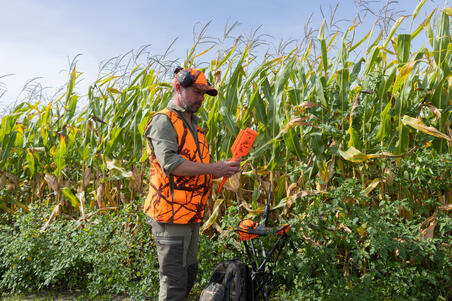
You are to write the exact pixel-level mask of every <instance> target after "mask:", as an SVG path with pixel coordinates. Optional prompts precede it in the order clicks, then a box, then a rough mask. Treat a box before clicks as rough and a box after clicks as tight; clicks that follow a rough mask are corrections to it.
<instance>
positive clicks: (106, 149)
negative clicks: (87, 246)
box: [0, 1, 452, 231]
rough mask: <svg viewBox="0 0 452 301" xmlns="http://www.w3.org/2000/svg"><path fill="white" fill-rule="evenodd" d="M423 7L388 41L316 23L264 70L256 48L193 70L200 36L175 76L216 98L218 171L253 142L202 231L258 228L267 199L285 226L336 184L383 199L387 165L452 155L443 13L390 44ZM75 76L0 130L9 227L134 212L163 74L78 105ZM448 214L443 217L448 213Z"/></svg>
mask: <svg viewBox="0 0 452 301" xmlns="http://www.w3.org/2000/svg"><path fill="white" fill-rule="evenodd" d="M424 3H425V1H421V2H420V4H419V5H418V7H417V8H416V10H415V11H414V12H413V14H412V15H411V16H410V17H406V16H403V17H400V18H399V19H398V20H397V21H396V22H395V23H394V24H393V25H392V28H391V30H390V32H389V34H388V35H385V36H384V35H383V33H377V32H376V30H375V28H373V29H372V30H370V31H369V32H368V34H367V35H365V36H364V37H361V38H359V39H358V38H356V37H355V31H356V28H357V26H358V25H355V26H352V27H350V28H348V29H347V30H346V31H345V32H344V33H343V34H342V36H340V34H339V33H335V34H331V35H328V37H327V35H326V34H325V23H324V24H323V25H322V27H321V28H320V29H319V30H318V36H317V38H316V39H312V40H310V41H309V43H307V47H303V48H301V47H296V48H294V49H293V50H292V51H290V52H288V53H287V54H285V55H282V56H279V57H272V58H266V59H264V60H263V62H262V63H258V62H257V60H256V56H254V55H253V53H252V51H253V47H254V46H255V45H254V44H253V41H252V40H250V41H248V42H246V43H243V42H239V40H237V41H236V42H235V44H234V45H233V47H231V48H229V49H227V50H225V51H223V52H222V53H221V55H219V56H218V57H217V58H216V59H215V60H211V61H210V62H209V63H208V64H206V65H203V66H197V64H196V62H197V61H199V60H201V59H202V58H203V57H205V56H207V55H208V54H209V53H211V52H213V51H214V50H215V48H212V47H210V48H207V49H202V46H203V44H202V43H200V41H201V37H200V38H199V39H198V40H197V41H196V43H195V45H194V46H193V48H192V49H191V51H190V52H189V53H188V55H187V58H186V60H185V62H184V64H183V65H184V67H186V68H188V67H197V68H201V69H202V70H204V71H205V73H206V75H207V77H208V78H209V80H210V82H211V83H212V85H213V86H214V87H216V88H217V89H218V90H219V96H218V97H210V96H206V99H205V101H204V103H203V107H202V108H201V112H200V116H201V120H202V125H201V127H202V128H205V129H207V130H208V131H207V139H208V142H209V144H210V147H211V154H212V158H213V160H215V161H216V160H225V159H227V158H229V157H231V152H230V148H231V146H232V143H233V141H234V139H235V137H236V135H237V134H238V132H239V130H240V129H244V128H246V127H250V128H252V129H254V130H256V131H257V132H258V137H257V139H256V141H255V144H254V145H255V146H254V148H253V149H252V151H251V153H250V155H249V156H248V157H247V158H244V160H243V161H242V170H243V172H242V173H241V175H238V176H234V177H232V178H231V179H229V180H228V182H227V184H226V186H225V188H226V189H224V190H223V191H222V192H221V193H220V194H219V193H217V192H216V189H215V187H217V186H218V183H214V188H213V200H212V201H211V202H210V204H209V205H208V206H209V208H208V211H207V217H206V221H205V223H204V226H203V230H204V231H207V230H208V229H210V228H211V229H217V230H218V231H222V229H221V228H220V227H219V226H218V224H217V219H218V218H219V217H221V214H222V212H224V210H225V209H224V208H226V207H227V206H240V207H241V208H243V210H244V212H245V214H248V215H249V216H256V215H259V214H260V213H262V210H263V207H264V205H265V200H266V198H267V196H268V193H269V190H270V187H272V188H271V189H272V193H273V200H272V205H271V209H272V210H280V211H281V212H282V214H281V215H279V216H280V217H283V216H284V215H290V214H291V212H290V208H291V206H293V204H294V203H295V202H300V201H302V200H303V197H304V196H306V195H310V194H322V193H326V192H327V191H328V190H329V188H330V187H331V185H332V183H334V182H335V181H336V180H337V179H338V178H355V179H358V180H359V182H360V183H361V185H362V189H363V190H364V191H365V192H366V193H368V194H370V193H373V194H375V197H376V198H378V197H379V196H382V195H384V194H385V193H386V188H387V186H388V185H391V182H390V174H389V172H388V170H387V168H386V167H385V164H383V163H384V162H395V164H397V161H398V160H399V159H400V158H403V157H405V156H407V155H409V154H410V153H411V152H413V151H414V150H416V149H428V150H431V152H435V153H450V152H451V150H452V130H451V113H452V110H451V109H452V102H451V98H450V95H451V92H452V77H451V74H452V72H451V68H452V40H451V33H450V16H451V15H452V8H448V9H443V10H441V11H440V12H439V17H438V19H437V24H432V16H433V15H434V13H435V11H433V12H430V13H428V14H426V15H427V17H426V18H425V20H424V21H423V22H422V23H421V24H420V25H419V27H417V28H416V29H414V31H412V32H411V33H399V32H398V28H399V26H400V25H401V23H402V22H408V21H409V20H410V19H411V22H413V20H414V19H415V18H417V17H418V16H419V12H420V10H421V8H422V5H423V4H424ZM434 29H435V30H434ZM424 36H425V37H428V38H427V39H425V41H426V42H425V44H424V46H423V47H422V48H420V49H413V47H412V44H413V43H412V41H413V40H414V39H415V38H417V39H423V37H424ZM366 43H367V45H368V46H367V49H366V51H365V56H364V57H361V58H359V59H357V60H355V61H352V60H351V58H350V57H351V53H352V52H353V51H354V50H356V49H357V48H358V47H364V45H365V44H366ZM316 49H320V51H314V50H316ZM317 52H318V54H317ZM79 76H80V73H79V72H77V69H76V65H75V64H74V65H73V66H72V69H71V72H70V76H69V80H68V83H67V87H66V90H65V91H64V93H62V94H61V95H60V96H59V97H58V98H57V99H52V100H51V101H50V102H49V103H46V104H41V103H39V102H38V101H35V100H33V99H30V100H29V101H28V102H22V103H20V104H19V105H17V106H16V107H15V108H14V109H13V110H12V111H11V112H10V113H8V114H7V115H5V116H3V117H2V119H1V127H0V157H1V160H0V172H1V174H0V196H1V198H0V210H2V211H7V212H10V213H11V214H14V213H15V212H17V211H18V210H19V209H21V210H23V211H27V210H28V206H29V204H31V203H34V202H39V203H44V204H47V205H48V204H51V205H52V208H53V210H52V211H51V212H49V213H48V217H47V218H46V219H45V220H43V223H42V224H43V225H42V229H43V230H44V229H45V228H46V227H47V226H48V225H49V223H51V222H52V221H53V220H54V219H55V218H57V216H59V215H62V214H65V215H69V216H71V217H72V218H75V219H79V220H83V221H89V219H90V217H91V216H93V215H94V214H97V213H99V212H103V211H111V210H115V209H116V208H119V207H120V206H124V205H125V204H128V203H130V202H137V201H142V200H143V198H144V197H145V194H146V193H147V180H148V162H147V155H146V150H145V145H144V143H145V141H144V138H143V132H144V128H145V126H146V124H147V122H148V121H149V119H150V118H151V117H152V115H153V114H154V113H155V112H157V111H159V110H161V109H163V108H164V107H165V106H166V104H167V103H168V101H169V100H170V99H171V97H172V87H171V85H170V84H169V80H168V77H167V70H166V69H165V68H162V67H161V65H159V64H158V62H155V61H150V62H148V64H146V65H136V66H134V67H133V68H130V69H127V72H125V73H123V74H119V75H118V74H113V73H111V74H106V75H105V76H102V77H100V78H99V79H98V80H97V81H96V82H94V83H93V84H92V85H91V86H90V87H89V91H88V93H87V98H86V99H85V100H84V101H82V97H81V96H80V95H78V94H77V93H76V92H75V87H76V85H77V80H78V78H79ZM165 76H166V77H165ZM165 79H166V80H165ZM364 171H366V172H364ZM333 186H334V185H333ZM448 194H450V191H449V192H448ZM397 197H401V195H397ZM421 197H422V196H418V198H419V201H421ZM441 197H443V198H444V199H448V198H449V195H443V196H441ZM443 207H444V208H445V210H450V205H448V204H447V202H446V201H444V205H443ZM292 214H293V213H292Z"/></svg>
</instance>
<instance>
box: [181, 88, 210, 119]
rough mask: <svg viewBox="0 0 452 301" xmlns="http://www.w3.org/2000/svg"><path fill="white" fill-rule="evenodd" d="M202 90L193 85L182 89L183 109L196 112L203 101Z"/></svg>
mask: <svg viewBox="0 0 452 301" xmlns="http://www.w3.org/2000/svg"><path fill="white" fill-rule="evenodd" d="M204 94H205V93H204V91H202V90H199V89H198V88H195V87H193V86H190V87H187V88H185V89H183V92H182V103H183V104H184V108H185V110H187V111H189V112H191V113H196V112H198V110H199V108H200V107H201V105H202V102H203V101H204Z"/></svg>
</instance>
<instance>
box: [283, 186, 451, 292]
mask: <svg viewBox="0 0 452 301" xmlns="http://www.w3.org/2000/svg"><path fill="white" fill-rule="evenodd" d="M360 190H361V187H360V186H359V185H358V183H357V182H356V181H353V180H351V181H346V182H344V183H343V184H342V185H341V186H340V187H338V188H337V189H335V190H333V191H332V192H331V193H329V194H328V195H327V196H326V197H325V196H314V197H311V198H308V199H305V200H304V201H303V203H301V202H300V203H299V204H298V208H296V209H295V212H304V213H303V214H302V215H301V217H300V218H299V219H295V220H293V221H292V224H293V225H297V227H298V226H299V229H300V231H296V232H295V234H294V238H295V239H296V240H297V242H298V245H299V251H298V254H289V256H286V262H285V263H284V265H283V267H280V269H279V270H278V271H277V273H278V274H279V275H281V277H282V278H283V279H280V281H281V282H282V283H293V284H294V288H291V287H290V286H289V287H288V288H289V289H290V292H289V293H287V292H286V293H283V292H280V294H281V295H285V294H289V295H290V296H291V297H294V296H296V297H297V299H299V300H304V299H310V298H320V297H322V298H325V299H371V300H373V299H387V300H388V299H389V300H393V299H411V300H419V299H423V300H437V299H439V300H446V299H447V298H450V297H451V291H450V288H451V287H452V277H451V276H452V275H451V274H450V271H451V270H452V251H451V249H450V235H451V230H452V219H451V218H450V216H449V215H448V214H447V213H445V212H442V211H440V212H439V213H438V223H437V229H438V231H436V235H435V237H434V238H433V239H430V240H424V239H421V238H420V235H419V230H418V228H419V225H420V223H419V221H422V220H423V219H425V217H422V216H421V214H420V213H416V212H415V213H413V217H412V218H411V219H409V220H408V219H406V218H405V217H404V216H402V215H401V214H400V208H401V207H402V208H403V207H406V206H408V204H409V203H410V202H409V201H407V200H396V201H391V200H389V199H385V200H382V201H380V202H379V203H378V205H373V202H372V200H371V199H370V198H369V197H367V196H366V195H365V194H363V193H361V192H360ZM288 252H291V251H290V250H288Z"/></svg>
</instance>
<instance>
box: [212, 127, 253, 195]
mask: <svg viewBox="0 0 452 301" xmlns="http://www.w3.org/2000/svg"><path fill="white" fill-rule="evenodd" d="M256 137H257V132H256V131H253V130H252V129H250V128H247V129H246V130H240V133H239V135H238V136H237V138H235V141H234V144H233V145H232V147H231V151H232V161H237V160H238V159H239V158H240V157H243V156H246V155H248V153H249V152H250V149H251V146H252V145H253V143H254V140H255V139H256ZM226 180H227V178H226V177H223V180H222V181H221V184H220V186H219V187H218V192H220V191H221V188H223V185H224V183H226Z"/></svg>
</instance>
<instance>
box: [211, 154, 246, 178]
mask: <svg viewBox="0 0 452 301" xmlns="http://www.w3.org/2000/svg"><path fill="white" fill-rule="evenodd" d="M211 168H212V172H211V174H212V176H213V178H214V179H217V178H221V177H227V178H229V177H231V176H233V175H234V174H236V173H238V172H239V171H240V159H239V160H237V161H219V162H216V163H212V164H211Z"/></svg>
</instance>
